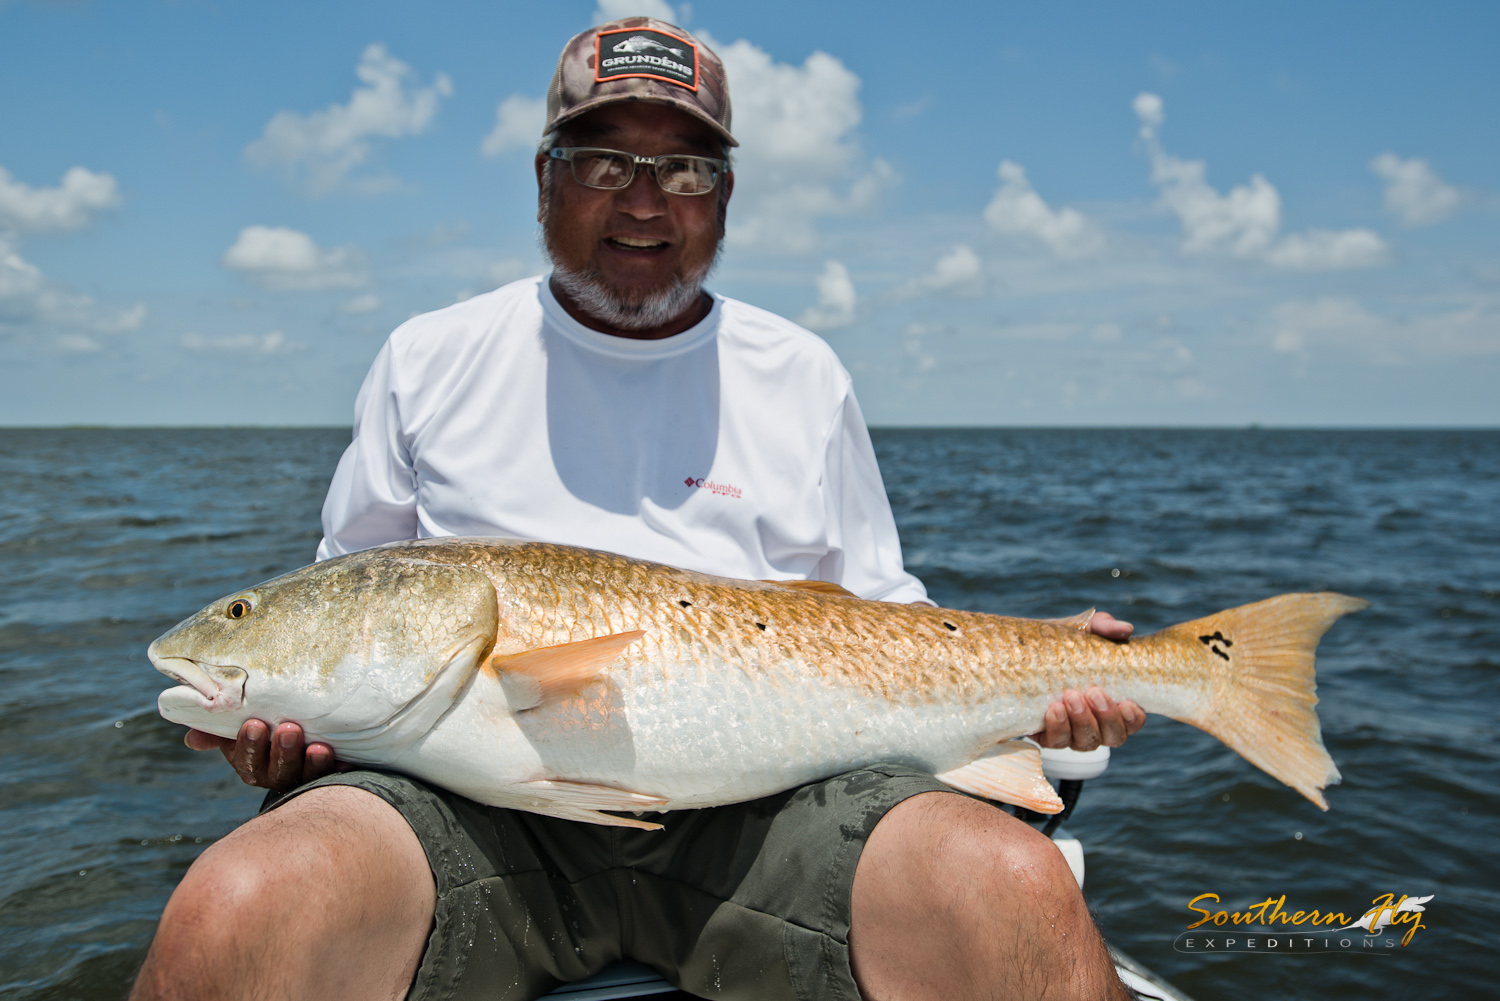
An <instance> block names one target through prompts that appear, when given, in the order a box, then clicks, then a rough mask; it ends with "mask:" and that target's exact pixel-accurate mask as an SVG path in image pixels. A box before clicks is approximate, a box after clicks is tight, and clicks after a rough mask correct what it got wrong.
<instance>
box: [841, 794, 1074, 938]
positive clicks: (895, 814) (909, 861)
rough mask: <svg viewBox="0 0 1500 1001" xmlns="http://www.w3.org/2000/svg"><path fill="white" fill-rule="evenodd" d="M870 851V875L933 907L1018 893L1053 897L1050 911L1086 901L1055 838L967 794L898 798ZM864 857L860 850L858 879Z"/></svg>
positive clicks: (958, 906) (1045, 900)
mask: <svg viewBox="0 0 1500 1001" xmlns="http://www.w3.org/2000/svg"><path fill="white" fill-rule="evenodd" d="M871 849H873V850H874V851H873V853H871ZM866 853H867V855H869V858H868V861H869V863H870V865H869V867H868V869H869V872H868V873H865V874H866V875H868V876H869V877H872V878H879V879H881V880H882V881H886V882H890V883H891V884H893V885H898V886H900V887H902V889H901V890H900V891H899V892H900V893H901V894H902V895H903V896H905V897H907V898H908V899H909V900H910V901H911V902H912V903H913V904H914V905H918V906H922V907H923V908H924V909H926V910H929V911H935V912H941V913H953V912H955V911H971V910H973V909H981V910H984V909H988V908H991V907H995V906H1003V905H1004V904H1005V903H1006V902H1007V901H1012V900H1014V899H1015V897H1016V895H1017V894H1022V895H1025V896H1027V897H1029V898H1031V899H1032V900H1033V902H1034V903H1037V904H1044V905H1046V904H1050V905H1052V906H1048V907H1046V910H1047V911H1049V912H1053V913H1055V912H1056V910H1057V906H1058V905H1060V904H1069V903H1072V902H1073V901H1076V902H1077V903H1078V904H1079V905H1080V907H1081V905H1082V895H1081V894H1080V892H1079V890H1078V886H1077V884H1076V882H1075V881H1074V879H1073V874H1072V871H1071V870H1070V869H1069V868H1068V864H1067V861H1066V860H1065V859H1064V858H1063V856H1062V853H1061V852H1059V851H1058V850H1057V847H1056V846H1055V845H1053V844H1052V842H1051V840H1050V839H1048V838H1046V837H1044V836H1042V835H1041V834H1039V833H1038V832H1037V831H1036V830H1034V829H1033V828H1032V827H1030V826H1029V825H1027V824H1024V823H1022V822H1021V821H1018V820H1016V819H1015V818H1014V817H1012V816H1010V815H1009V814H1007V813H1005V812H1003V811H1001V810H999V809H996V808H995V807H993V806H991V805H989V804H987V803H981V802H979V801H977V800H973V799H969V798H967V797H964V796H959V795H952V794H946V793H929V794H925V795H923V796H917V797H913V798H912V799H909V800H907V801H905V802H904V803H901V804H900V805H898V806H897V807H895V808H894V809H892V810H891V811H890V813H888V814H887V815H886V817H885V819H883V820H882V821H881V822H880V824H878V825H876V828H875V831H874V833H873V834H872V835H871V837H870V842H869V844H868V845H867V847H866ZM866 861H867V860H866V859H865V858H861V860H860V867H861V868H860V870H859V871H858V872H857V874H856V880H858V878H859V874H860V873H864V871H865V869H866ZM1085 913H1086V912H1085Z"/></svg>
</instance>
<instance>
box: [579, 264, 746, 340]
mask: <svg viewBox="0 0 1500 1001" xmlns="http://www.w3.org/2000/svg"><path fill="white" fill-rule="evenodd" d="M715 260H717V258H715ZM714 263H715V261H710V262H709V263H708V266H707V267H703V268H699V269H698V272H697V273H696V274H690V275H674V276H673V277H672V284H671V285H669V286H667V287H666V288H664V289H657V290H655V291H651V292H645V293H637V294H633V295H632V294H628V293H625V292H623V291H621V290H620V289H616V288H612V287H610V286H609V285H607V284H605V282H604V279H603V276H601V275H600V274H599V272H598V270H597V269H595V268H588V269H585V270H583V271H575V270H574V269H572V268H570V267H568V266H567V265H564V264H560V263H558V261H556V260H555V259H554V260H553V262H552V278H553V280H554V281H556V282H557V284H558V285H559V286H560V287H561V288H562V290H563V291H564V292H566V293H568V297H569V298H570V299H572V300H573V304H574V305H575V306H577V307H578V308H579V309H580V310H582V311H583V312H585V313H587V314H588V315H589V316H591V317H593V318H594V319H596V320H598V321H600V322H601V323H604V324H605V325H607V326H610V327H614V328H615V329H616V330H650V329H651V328H652V327H659V326H661V325H662V324H665V323H668V322H669V321H671V320H675V319H676V318H677V317H679V316H681V315H682V314H683V313H684V312H685V311H686V310H687V309H688V308H689V307H691V306H692V305H693V303H695V302H697V301H698V296H699V295H701V294H702V293H703V283H704V281H705V280H707V278H708V273H709V272H710V271H712V270H713V265H714Z"/></svg>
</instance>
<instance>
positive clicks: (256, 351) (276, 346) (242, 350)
mask: <svg viewBox="0 0 1500 1001" xmlns="http://www.w3.org/2000/svg"><path fill="white" fill-rule="evenodd" d="M181 343H182V346H183V347H184V348H187V349H188V350H189V351H224V352H228V353H231V354H248V355H274V354H286V353H288V352H291V351H301V350H302V348H303V345H301V344H298V343H297V342H296V341H289V340H287V339H286V335H285V334H283V333H282V332H281V331H279V330H273V331H271V332H270V333H269V334H236V335H234V336H231V337H204V336H202V335H201V334H184V335H183V338H182V342H181Z"/></svg>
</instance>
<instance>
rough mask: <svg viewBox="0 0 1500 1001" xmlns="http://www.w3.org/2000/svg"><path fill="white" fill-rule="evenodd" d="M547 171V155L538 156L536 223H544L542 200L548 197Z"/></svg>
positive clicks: (540, 154) (539, 154)
mask: <svg viewBox="0 0 1500 1001" xmlns="http://www.w3.org/2000/svg"><path fill="white" fill-rule="evenodd" d="M546 171H547V154H545V153H538V154H537V155H536V221H537V222H541V221H542V199H544V198H546V197H547V189H546V184H545V181H544V180H543V178H544V177H545V175H546Z"/></svg>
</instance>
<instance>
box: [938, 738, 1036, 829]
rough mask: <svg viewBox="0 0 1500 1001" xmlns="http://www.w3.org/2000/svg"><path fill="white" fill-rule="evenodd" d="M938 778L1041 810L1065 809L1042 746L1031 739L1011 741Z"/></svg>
mask: <svg viewBox="0 0 1500 1001" xmlns="http://www.w3.org/2000/svg"><path fill="white" fill-rule="evenodd" d="M937 780H938V781H939V782H946V783H948V784H949V785H950V786H953V787H954V788H955V789H962V790H963V791H964V792H971V793H973V794H974V795H976V796H983V797H984V798H985V799H998V800H999V801H1000V802H1002V803H1010V804H1012V805H1014V806H1024V807H1025V808H1026V809H1028V810H1035V811H1036V812H1037V813H1061V812H1062V809H1063V802H1062V800H1060V799H1058V798H1057V790H1055V789H1053V788H1052V783H1051V782H1048V781H1047V778H1046V776H1044V775H1043V774H1042V751H1041V748H1039V747H1037V745H1035V744H1033V743H1032V742H1031V741H1029V740H1007V741H1006V742H1005V743H1003V744H1001V745H1000V746H999V747H996V748H995V749H994V750H993V751H990V752H989V753H988V754H986V755H984V756H983V757H979V758H975V759H974V760H973V761H971V762H969V763H968V764H967V765H964V766H963V767H962V768H955V769H953V770H951V771H946V772H943V773H942V774H941V775H939V776H937Z"/></svg>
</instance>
